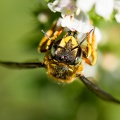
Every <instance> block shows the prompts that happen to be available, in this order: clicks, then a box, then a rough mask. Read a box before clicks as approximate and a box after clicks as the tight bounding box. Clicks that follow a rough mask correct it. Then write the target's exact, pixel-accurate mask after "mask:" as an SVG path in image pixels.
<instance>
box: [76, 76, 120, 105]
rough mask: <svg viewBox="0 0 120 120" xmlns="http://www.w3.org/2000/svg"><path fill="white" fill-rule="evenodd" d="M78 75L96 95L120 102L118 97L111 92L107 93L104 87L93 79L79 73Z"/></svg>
mask: <svg viewBox="0 0 120 120" xmlns="http://www.w3.org/2000/svg"><path fill="white" fill-rule="evenodd" d="M77 77H78V78H80V79H81V81H82V82H83V83H84V85H85V86H86V87H87V88H88V89H89V90H90V91H91V92H93V93H94V94H95V95H97V96H98V97H99V98H101V99H104V100H107V101H111V102H114V103H118V104H120V100H117V99H116V98H114V97H113V96H112V95H110V94H109V93H107V92H105V91H103V90H102V89H100V88H99V87H98V86H96V85H95V84H93V83H92V82H91V81H89V80H88V79H87V78H86V77H85V76H84V75H81V74H77Z"/></svg>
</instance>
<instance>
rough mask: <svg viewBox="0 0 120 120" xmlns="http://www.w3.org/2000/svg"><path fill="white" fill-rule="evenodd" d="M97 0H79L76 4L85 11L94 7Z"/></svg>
mask: <svg viewBox="0 0 120 120" xmlns="http://www.w3.org/2000/svg"><path fill="white" fill-rule="evenodd" d="M95 1H96V0H77V2H76V5H77V7H78V8H80V9H81V10H82V11H84V12H88V11H90V10H91V9H92V7H93V5H94V4H95Z"/></svg>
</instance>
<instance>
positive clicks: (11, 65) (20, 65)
mask: <svg viewBox="0 0 120 120" xmlns="http://www.w3.org/2000/svg"><path fill="white" fill-rule="evenodd" d="M0 65H1V66H3V67H7V68H12V69H31V68H41V67H44V68H45V67H46V65H45V64H44V63H43V62H30V63H29V62H24V63H23V62H21V63H19V62H7V61H0Z"/></svg>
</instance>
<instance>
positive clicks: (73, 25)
mask: <svg viewBox="0 0 120 120" xmlns="http://www.w3.org/2000/svg"><path fill="white" fill-rule="evenodd" d="M61 26H62V27H67V28H69V29H70V30H71V31H78V32H80V33H86V32H89V31H90V30H91V29H93V26H92V25H90V23H89V19H88V17H87V15H85V14H84V13H83V12H80V13H79V14H78V15H75V16H74V17H72V16H70V15H69V16H65V17H64V18H62V21H61Z"/></svg>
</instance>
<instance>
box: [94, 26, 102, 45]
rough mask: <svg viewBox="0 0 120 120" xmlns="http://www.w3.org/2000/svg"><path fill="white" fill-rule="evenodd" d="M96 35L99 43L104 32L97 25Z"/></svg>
mask: <svg viewBox="0 0 120 120" xmlns="http://www.w3.org/2000/svg"><path fill="white" fill-rule="evenodd" d="M95 36H96V42H97V44H98V43H99V42H100V41H101V40H102V34H101V32H100V30H99V28H97V27H95Z"/></svg>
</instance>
